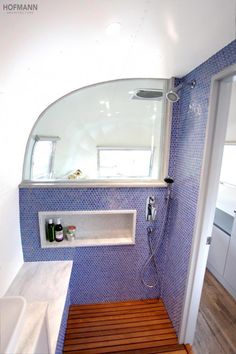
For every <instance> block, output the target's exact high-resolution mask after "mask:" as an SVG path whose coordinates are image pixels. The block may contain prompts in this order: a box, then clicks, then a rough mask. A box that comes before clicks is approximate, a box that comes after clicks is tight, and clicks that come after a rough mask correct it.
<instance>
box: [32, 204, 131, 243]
mask: <svg viewBox="0 0 236 354" xmlns="http://www.w3.org/2000/svg"><path fill="white" fill-rule="evenodd" d="M38 216H39V228H40V240H41V247H42V248H49V247H54V248H58V247H85V246H113V245H132V244H135V229H136V210H89V211H40V212H39V213H38ZM57 218H60V219H61V224H62V226H63V228H64V234H65V230H66V227H67V226H69V225H74V226H76V239H75V240H73V241H68V240H66V237H65V238H64V240H63V241H61V242H56V241H54V242H49V241H47V239H46V224H47V221H48V220H49V219H57Z"/></svg>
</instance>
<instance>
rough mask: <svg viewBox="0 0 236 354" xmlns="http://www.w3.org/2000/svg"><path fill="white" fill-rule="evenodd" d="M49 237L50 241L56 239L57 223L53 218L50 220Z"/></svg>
mask: <svg viewBox="0 0 236 354" xmlns="http://www.w3.org/2000/svg"><path fill="white" fill-rule="evenodd" d="M47 238H48V241H49V242H53V241H54V240H55V225H54V224H53V221H52V219H49V220H48V227H47Z"/></svg>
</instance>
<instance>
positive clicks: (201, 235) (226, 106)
mask: <svg viewBox="0 0 236 354" xmlns="http://www.w3.org/2000/svg"><path fill="white" fill-rule="evenodd" d="M235 77H236V65H233V66H231V67H229V68H227V69H225V70H224V71H222V72H220V73H218V74H217V75H215V76H214V77H213V78H212V83H211V96H210V102H209V118H208V126H207V131H206V142H205V151H204V158H203V167H202V173H201V181H200V192H199V200H198V207H197V216H196V221H195V229H194V236H193V244H192V252H191V259H190V267H189V273H188V280H187V287H186V294H185V302H184V308H183V314H182V322H181V329H180V335H179V341H180V343H182V342H183V343H193V340H194V334H195V329H196V323H197V317H198V310H199V304H200V299H201V293H202V288H203V282H204V275H205V270H206V265H207V257H208V252H209V240H210V237H211V234H212V225H213V221H214V216H215V209H216V203H217V194H218V187H219V181H220V172H221V165H222V156H223V151H224V145H225V138H226V132H227V126H228V117H229V112H230V104H231V96H232V87H233V86H234V85H235ZM234 100H235V101H236V99H234ZM235 121H236V119H235ZM235 207H236V203H235ZM235 234H236V233H235ZM234 248H235V251H236V241H235V245H234V243H233V247H232V249H234Z"/></svg>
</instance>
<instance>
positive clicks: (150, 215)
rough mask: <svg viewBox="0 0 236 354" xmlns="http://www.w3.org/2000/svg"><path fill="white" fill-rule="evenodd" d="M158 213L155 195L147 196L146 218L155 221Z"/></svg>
mask: <svg viewBox="0 0 236 354" xmlns="http://www.w3.org/2000/svg"><path fill="white" fill-rule="evenodd" d="M156 214H157V208H156V199H155V197H154V196H149V197H147V201H146V220H147V221H155V220H156Z"/></svg>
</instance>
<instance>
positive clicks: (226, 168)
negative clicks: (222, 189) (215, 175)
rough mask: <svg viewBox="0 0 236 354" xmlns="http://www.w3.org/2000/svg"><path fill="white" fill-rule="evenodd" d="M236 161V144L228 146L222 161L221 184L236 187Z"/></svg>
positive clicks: (225, 148)
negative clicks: (235, 163)
mask: <svg viewBox="0 0 236 354" xmlns="http://www.w3.org/2000/svg"><path fill="white" fill-rule="evenodd" d="M235 160H236V143H235V144H232V143H230V144H226V145H225V146H224V153H223V159H222V166H221V173H220V182H221V183H226V184H232V185H235V186H236V168H234V161H235Z"/></svg>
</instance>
